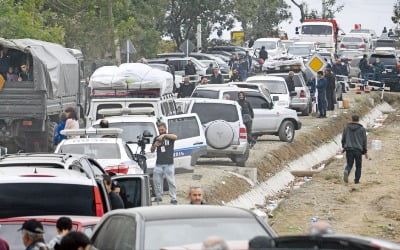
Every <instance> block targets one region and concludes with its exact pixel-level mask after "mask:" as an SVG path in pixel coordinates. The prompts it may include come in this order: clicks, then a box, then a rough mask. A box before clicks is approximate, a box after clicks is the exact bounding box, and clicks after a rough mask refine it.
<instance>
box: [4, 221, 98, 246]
mask: <svg viewBox="0 0 400 250" xmlns="http://www.w3.org/2000/svg"><path fill="white" fill-rule="evenodd" d="M61 216H67V217H69V218H71V220H72V230H71V231H78V232H82V233H84V234H86V236H88V237H90V236H92V233H93V230H94V227H95V226H96V225H97V223H99V221H100V219H101V218H100V217H96V216H76V215H72V216H70V215H43V216H29V217H11V218H6V219H0V238H3V239H6V240H7V242H8V244H9V245H10V249H25V248H26V247H25V246H24V244H23V241H22V240H21V233H20V232H19V231H18V229H20V228H21V226H22V224H23V223H24V222H25V221H27V220H30V219H35V220H37V221H40V222H41V223H42V225H43V229H44V231H45V234H44V240H45V242H50V240H51V239H53V238H54V237H55V236H56V235H57V234H58V233H57V228H56V223H57V220H58V218H60V217H61Z"/></svg>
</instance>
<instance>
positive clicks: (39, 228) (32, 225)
mask: <svg viewBox="0 0 400 250" xmlns="http://www.w3.org/2000/svg"><path fill="white" fill-rule="evenodd" d="M22 229H25V230H26V231H29V232H31V233H35V234H43V233H44V230H43V225H42V223H40V221H37V220H35V219H31V220H27V221H25V222H24V224H22V227H21V228H20V229H19V230H18V231H21V230H22Z"/></svg>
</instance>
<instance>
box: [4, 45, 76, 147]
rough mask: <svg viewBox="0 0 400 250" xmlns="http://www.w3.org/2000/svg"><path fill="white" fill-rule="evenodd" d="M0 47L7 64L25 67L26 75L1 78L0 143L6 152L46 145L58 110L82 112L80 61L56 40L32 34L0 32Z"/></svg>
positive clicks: (60, 111) (50, 137)
mask: <svg viewBox="0 0 400 250" xmlns="http://www.w3.org/2000/svg"><path fill="white" fill-rule="evenodd" d="M0 50H2V53H3V59H4V58H6V60H7V62H6V64H7V67H12V68H14V69H19V68H21V72H22V67H25V68H27V71H26V75H27V76H28V77H25V79H18V80H17V81H10V79H8V80H7V79H6V77H4V78H5V79H4V78H3V87H2V89H0V145H2V146H5V147H7V149H8V153H15V152H19V151H23V152H49V151H52V149H53V135H54V130H55V127H56V125H57V123H58V122H59V117H60V114H61V113H62V112H63V111H64V110H65V108H67V107H70V106H71V107H74V108H75V109H76V111H77V114H80V113H83V112H82V110H79V109H82V108H81V105H80V103H81V97H80V96H81V89H82V88H81V85H80V78H81V77H80V72H82V70H80V61H78V60H77V58H75V57H74V56H73V54H72V53H70V52H69V51H68V50H67V49H66V48H64V47H63V46H61V45H59V44H54V43H50V42H45V41H39V40H34V39H4V38H0ZM81 65H83V63H82V64H81ZM21 66H22V67H21ZM21 72H19V74H21ZM82 74H83V73H82ZM4 80H5V81H4Z"/></svg>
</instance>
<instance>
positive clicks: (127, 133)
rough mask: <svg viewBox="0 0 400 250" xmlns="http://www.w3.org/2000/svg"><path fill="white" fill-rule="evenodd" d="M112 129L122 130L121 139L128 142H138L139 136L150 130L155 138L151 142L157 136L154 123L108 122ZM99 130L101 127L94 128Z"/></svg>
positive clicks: (151, 139)
mask: <svg viewBox="0 0 400 250" xmlns="http://www.w3.org/2000/svg"><path fill="white" fill-rule="evenodd" d="M108 124H109V127H110V128H121V129H122V130H123V131H122V133H121V135H120V138H122V140H124V141H126V142H128V141H129V142H137V140H138V138H137V137H138V136H139V135H142V134H143V132H144V131H145V130H148V131H149V132H150V133H151V134H152V135H153V137H151V138H150V141H153V139H154V136H155V135H156V127H155V125H154V124H153V123H152V122H110V121H109V122H108ZM94 127H95V128H98V127H99V125H98V124H96V125H95V126H94Z"/></svg>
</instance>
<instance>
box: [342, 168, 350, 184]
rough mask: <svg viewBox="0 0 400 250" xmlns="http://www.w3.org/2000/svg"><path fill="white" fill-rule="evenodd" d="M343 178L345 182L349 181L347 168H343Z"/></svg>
mask: <svg viewBox="0 0 400 250" xmlns="http://www.w3.org/2000/svg"><path fill="white" fill-rule="evenodd" d="M343 180H344V182H345V183H349V172H348V171H347V170H344V173H343Z"/></svg>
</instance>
